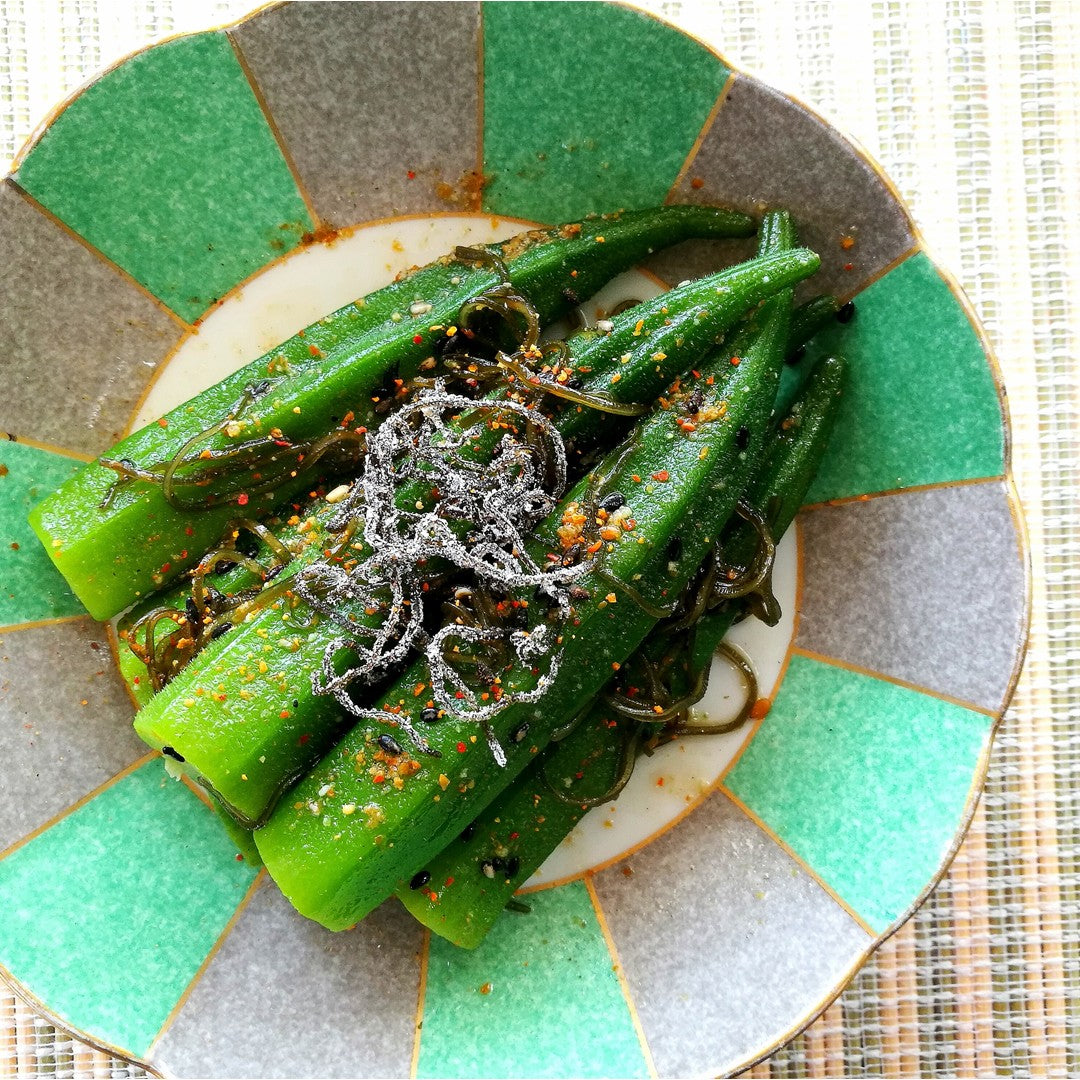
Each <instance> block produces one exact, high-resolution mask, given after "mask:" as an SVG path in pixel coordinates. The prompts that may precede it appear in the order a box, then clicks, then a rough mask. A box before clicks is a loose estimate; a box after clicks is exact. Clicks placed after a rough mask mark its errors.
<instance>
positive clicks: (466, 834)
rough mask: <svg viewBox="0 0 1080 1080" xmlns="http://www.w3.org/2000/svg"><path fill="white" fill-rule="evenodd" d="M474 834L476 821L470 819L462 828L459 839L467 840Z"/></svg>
mask: <svg viewBox="0 0 1080 1080" xmlns="http://www.w3.org/2000/svg"><path fill="white" fill-rule="evenodd" d="M475 835H476V822H475V821H470V822H469V824H468V825H466V826H465V828H464V829H462V830H461V839H462V840H464V841H466V842H468V841H469V840H471V839H472V838H473V837H474V836H475Z"/></svg>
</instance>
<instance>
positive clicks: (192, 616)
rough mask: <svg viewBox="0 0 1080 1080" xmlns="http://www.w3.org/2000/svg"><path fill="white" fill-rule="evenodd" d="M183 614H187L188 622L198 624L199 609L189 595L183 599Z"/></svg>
mask: <svg viewBox="0 0 1080 1080" xmlns="http://www.w3.org/2000/svg"><path fill="white" fill-rule="evenodd" d="M184 614H185V615H186V616H187V620H188V622H189V623H194V624H195V625H196V626H198V625H199V609H198V607H196V605H195V601H194V600H192V598H191V597H190V596H189V597H188V598H187V599H186V600H185V601H184Z"/></svg>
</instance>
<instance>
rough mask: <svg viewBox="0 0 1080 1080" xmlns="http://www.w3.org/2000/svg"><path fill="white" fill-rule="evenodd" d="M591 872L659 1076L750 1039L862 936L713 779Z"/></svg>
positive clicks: (736, 1049) (762, 1034)
mask: <svg viewBox="0 0 1080 1080" xmlns="http://www.w3.org/2000/svg"><path fill="white" fill-rule="evenodd" d="M626 865H629V866H630V867H631V868H632V870H633V874H632V876H627V875H626V874H624V873H623V870H624V867H625V866H626ZM595 883H596V892H597V895H598V897H599V899H600V904H601V907H602V908H603V910H604V913H605V915H606V916H607V921H608V925H609V927H610V928H611V933H612V936H613V937H614V939H615V941H616V943H617V946H618V949H619V959H620V961H621V963H622V966H623V971H624V973H625V975H626V979H627V982H628V984H629V988H630V995H631V998H632V1000H633V1002H634V1004H635V1006H636V1008H637V1013H638V1017H639V1019H640V1021H641V1025H642V1028H643V1030H644V1033H645V1038H646V1040H647V1041H648V1044H649V1048H650V1050H651V1051H652V1057H653V1061H654V1063H655V1065H656V1069H657V1072H658V1073H659V1075H660V1076H691V1075H698V1074H700V1073H702V1071H703V1070H704V1069H708V1070H709V1075H717V1074H721V1073H725V1072H727V1071H728V1070H730V1069H731V1068H733V1067H737V1066H738V1065H740V1064H741V1063H743V1062H745V1061H746V1060H748V1059H749V1058H750V1057H752V1056H753V1055H755V1054H758V1053H760V1052H762V1051H763V1050H765V1049H766V1048H767V1047H768V1044H769V1042H770V1041H771V1040H772V1039H775V1038H776V1034H777V1032H778V1031H782V1030H784V1029H785V1027H787V1028H792V1029H793V1028H795V1027H796V1026H797V1025H798V1024H799V1022H800V1021H804V1020H806V1019H808V1016H807V1009H808V1008H812V1007H813V1004H814V1003H819V1002H821V1001H822V1000H823V999H824V997H825V995H827V994H828V993H829V991H830V989H831V988H832V987H834V986H836V985H837V983H838V982H839V981H840V980H841V979H842V978H843V976H844V974H845V973H846V972H847V971H849V970H851V968H852V967H853V966H854V964H855V963H856V961H857V960H858V958H859V957H860V956H861V954H862V953H863V952H864V951H865V950H866V949H867V948H869V946H870V944H871V939H870V937H869V935H868V934H867V933H866V932H865V931H864V930H863V929H861V928H860V927H859V925H858V924H857V923H856V922H855V921H854V920H853V919H852V918H851V917H850V916H849V915H848V914H847V913H846V912H845V911H844V910H843V909H842V908H841V907H840V906H839V905H838V904H837V903H836V901H835V900H833V899H832V898H831V897H830V896H829V894H828V893H827V892H825V890H824V889H823V888H822V887H821V886H820V885H818V884H817V883H816V882H815V881H814V880H813V879H812V878H811V877H810V875H809V874H808V873H807V872H806V871H805V870H804V869H803V868H801V867H800V866H799V865H798V864H797V863H796V862H795V861H794V860H793V859H792V858H791V857H790V856H789V855H787V854H786V853H785V852H784V851H783V849H782V848H780V847H779V846H778V845H777V844H776V842H775V841H773V840H772V839H770V837H769V836H767V835H766V834H765V833H764V832H762V830H761V829H760V828H759V827H758V826H757V825H756V824H754V822H753V821H751V820H750V819H749V818H748V817H747V816H746V815H745V814H744V813H743V811H742V810H740V809H739V808H738V807H737V806H736V805H735V804H734V803H733V802H731V800H730V799H729V798H728V797H727V796H726V795H724V794H723V793H722V792H717V793H714V794H713V795H712V796H710V798H709V799H708V800H707V801H706V802H705V804H704V805H703V806H701V807H699V808H698V809H697V810H696V811H695V812H694V814H693V815H692V816H691V817H690V818H689V819H687V820H686V821H684V822H682V823H681V824H680V825H679V826H678V827H677V828H675V829H672V830H671V831H670V832H668V833H665V834H664V835H663V836H662V837H660V838H659V839H658V840H655V841H653V843H651V844H650V845H649V846H648V847H647V848H645V849H644V850H643V851H639V852H638V853H637V854H635V855H633V856H632V857H631V858H630V859H628V860H626V863H621V864H618V865H616V866H613V867H612V868H611V869H609V870H605V871H604V872H603V873H601V874H598V875H597V877H596V879H595ZM691 958H692V959H691Z"/></svg>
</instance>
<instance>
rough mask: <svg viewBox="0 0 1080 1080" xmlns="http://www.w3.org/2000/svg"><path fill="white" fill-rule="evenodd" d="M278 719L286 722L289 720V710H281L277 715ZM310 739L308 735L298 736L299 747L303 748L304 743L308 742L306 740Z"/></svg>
mask: <svg viewBox="0 0 1080 1080" xmlns="http://www.w3.org/2000/svg"><path fill="white" fill-rule="evenodd" d="M278 718H279V719H281V720H288V719H289V710H288V709H282V710H281V712H279V713H278ZM310 738H311V736H310V735H301V736H300V745H301V746H303V745H304V743H306V742H307V741H308V739H310Z"/></svg>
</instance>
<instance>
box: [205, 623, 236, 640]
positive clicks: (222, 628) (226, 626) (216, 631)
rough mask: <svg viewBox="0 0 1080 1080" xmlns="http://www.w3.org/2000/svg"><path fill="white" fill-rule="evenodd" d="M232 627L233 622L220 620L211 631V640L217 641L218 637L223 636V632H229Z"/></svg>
mask: <svg viewBox="0 0 1080 1080" xmlns="http://www.w3.org/2000/svg"><path fill="white" fill-rule="evenodd" d="M231 629H232V623H231V622H219V623H218V624H217V626H215V627H214V628H213V629H212V630H211V631H210V640H211V641H215V640H216V639H217V638H219V637H221V635H222V634H227V633H228V632H229V631H230V630H231Z"/></svg>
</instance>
